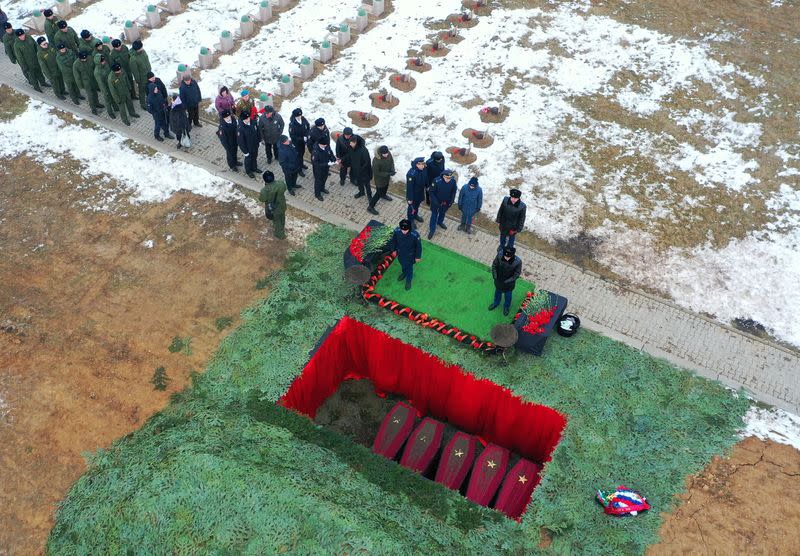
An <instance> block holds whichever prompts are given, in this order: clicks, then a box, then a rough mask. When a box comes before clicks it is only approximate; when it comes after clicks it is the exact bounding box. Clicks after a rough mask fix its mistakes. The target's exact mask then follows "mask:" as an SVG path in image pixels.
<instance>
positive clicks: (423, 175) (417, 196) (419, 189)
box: [406, 158, 428, 203]
mask: <svg viewBox="0 0 800 556" xmlns="http://www.w3.org/2000/svg"><path fill="white" fill-rule="evenodd" d="M422 160H423V159H422V158H415V159H414V160H413V161H411V169H410V170H409V171H408V172H406V201H415V202H417V203H421V202H422V201H424V200H425V188H426V187H427V186H428V171H427V169H426V168H423V169H422V170H420V169H419V168H417V161H422Z"/></svg>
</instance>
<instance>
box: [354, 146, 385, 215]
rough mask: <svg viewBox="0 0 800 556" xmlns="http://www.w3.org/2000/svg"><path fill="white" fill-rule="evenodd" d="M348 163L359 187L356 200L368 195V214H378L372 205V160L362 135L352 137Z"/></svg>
mask: <svg viewBox="0 0 800 556" xmlns="http://www.w3.org/2000/svg"><path fill="white" fill-rule="evenodd" d="M346 163H347V165H348V166H350V175H351V176H352V178H353V181H355V182H356V186H358V193H356V194H355V195H354V198H356V199H358V198H360V197H363V196H364V195H366V196H367V201H369V205H368V208H367V212H369V213H370V214H378V211H377V210H375V208H374V207H373V203H372V158H371V157H370V156H369V151H368V150H367V146H366V145H365V144H364V138H363V137H361V136H360V135H353V136H352V137H350V152H349V153H347V158H346Z"/></svg>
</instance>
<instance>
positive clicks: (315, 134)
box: [306, 126, 331, 151]
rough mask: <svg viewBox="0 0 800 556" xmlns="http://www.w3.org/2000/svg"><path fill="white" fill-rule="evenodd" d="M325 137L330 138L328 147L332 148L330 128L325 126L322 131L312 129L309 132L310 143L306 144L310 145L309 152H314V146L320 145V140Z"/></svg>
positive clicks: (315, 128) (315, 127)
mask: <svg viewBox="0 0 800 556" xmlns="http://www.w3.org/2000/svg"><path fill="white" fill-rule="evenodd" d="M323 137H327V138H328V146H330V140H331V132H330V130H329V129H328V126H323V128H322V129H320V128H318V127H317V126H314V127H312V128H311V129H310V130H309V132H308V141H307V142H306V145H308V150H310V151H311V150H314V145H316V144H317V143H319V140H320V139H322V138H323Z"/></svg>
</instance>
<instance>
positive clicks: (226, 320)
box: [214, 317, 233, 332]
mask: <svg viewBox="0 0 800 556" xmlns="http://www.w3.org/2000/svg"><path fill="white" fill-rule="evenodd" d="M232 324H233V317H219V318H218V319H217V320H215V321H214V326H216V327H217V330H219V331H220V332H222V331H223V330H225V329H226V328H228V327H229V326H230V325H232Z"/></svg>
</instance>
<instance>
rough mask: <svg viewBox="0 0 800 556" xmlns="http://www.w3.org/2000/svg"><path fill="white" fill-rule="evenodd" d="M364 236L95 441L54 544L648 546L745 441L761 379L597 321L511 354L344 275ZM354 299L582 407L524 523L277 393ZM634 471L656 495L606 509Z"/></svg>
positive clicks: (302, 261) (123, 550)
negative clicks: (176, 387) (127, 429)
mask: <svg viewBox="0 0 800 556" xmlns="http://www.w3.org/2000/svg"><path fill="white" fill-rule="evenodd" d="M351 237H352V234H349V233H348V232H346V231H344V230H341V229H336V228H332V227H329V226H324V227H322V228H321V230H320V231H319V232H317V233H316V234H314V235H313V236H312V237H310V238H309V240H308V247H307V248H306V249H305V250H304V251H302V252H298V253H295V254H293V255H291V256H290V258H289V260H288V262H287V267H286V268H285V270H283V271H281V272H280V273H278V274H276V275H274V276H272V277H271V278H270V280H269V281H268V287H269V288H270V295H269V297H268V298H266V299H265V300H263V301H261V302H259V303H257V304H256V305H255V306H253V307H251V308H249V309H247V310H246V311H244V313H243V315H242V324H241V325H240V326H239V328H237V329H236V330H235V331H233V332H232V333H231V334H230V335H229V336H228V337H227V338H225V340H223V342H222V344H221V346H220V348H219V350H218V352H217V353H216V355H215V357H214V358H213V360H212V361H211V362H210V363H209V365H208V368H207V369H206V371H205V372H204V373H202V374H195V375H193V377H192V386H191V387H190V388H188V389H187V390H185V391H183V392H181V393H179V394H176V395H174V396H173V399H172V403H171V404H170V405H169V406H168V407H167V408H166V409H164V410H163V411H162V412H160V413H159V414H157V415H155V416H154V417H152V418H151V419H149V420H148V421H147V423H145V424H144V425H143V426H142V427H141V428H140V429H139V430H137V431H135V432H133V433H131V434H129V435H127V436H125V437H123V438H121V439H119V440H117V441H116V442H114V443H113V444H112V445H111V446H110V447H109V448H108V449H100V450H98V451H97V452H96V453H95V454H93V455H91V456H90V457H89V459H88V461H89V468H88V470H87V472H86V473H85V474H84V475H83V476H82V477H81V478H80V479H79V480H78V481H77V482H76V483H75V485H74V486H73V487H72V488H71V490H70V491H69V493H68V494H67V496H66V498H65V499H64V501H63V502H62V503H61V505H60V508H59V509H58V512H57V515H56V520H55V525H54V527H53V530H52V531H51V533H50V537H49V539H48V545H47V549H48V552H49V553H51V554H114V555H117V554H275V553H282V552H290V553H294V554H314V555H317V554H381V555H383V554H402V555H407V554H425V555H430V554H447V555H450V554H536V553H539V552H542V551H547V552H555V553H562V554H631V553H633V554H637V553H642V552H643V551H644V550H645V547H646V546H647V545H648V544H649V543H652V542H654V541H655V540H656V532H657V530H658V527H659V525H660V524H661V517H660V514H661V512H665V511H669V510H670V508H671V507H672V505H673V504H674V495H675V494H676V493H678V492H681V491H683V490H684V481H685V477H686V475H688V474H690V473H696V472H697V471H699V470H700V469H701V468H702V467H703V466H704V465H706V464H707V463H708V462H709V461H710V459H711V458H712V456H714V455H715V454H720V453H724V452H725V451H726V450H727V449H729V448H730V446H731V445H732V444H733V443H734V442H735V441H736V439H737V436H736V430H737V428H738V427H740V426H741V422H742V420H741V419H742V415H743V414H744V412H745V411H746V408H747V405H748V402H747V399H746V398H745V396H739V395H736V394H735V393H732V392H729V391H727V390H726V389H725V388H723V387H722V386H721V385H720V384H718V383H715V382H711V381H708V380H705V379H702V378H699V377H696V376H694V375H692V374H691V373H689V372H687V371H684V370H682V369H679V368H676V367H674V366H672V365H670V364H668V363H666V362H665V361H662V360H658V359H654V358H652V357H650V356H648V355H647V354H645V353H642V352H640V351H637V350H635V349H632V348H630V347H627V346H625V345H623V344H620V343H618V342H615V341H613V340H610V339H608V338H605V337H602V336H599V335H597V334H594V333H592V332H589V331H586V330H581V331H580V332H579V333H578V334H577V335H575V336H574V337H572V338H562V337H560V336H554V337H553V338H551V340H550V341H549V342H548V344H547V346H546V347H545V350H544V354H543V357H531V356H528V355H525V354H519V353H516V354H511V355H510V356H509V364H508V365H501V364H500V359H498V358H497V357H491V356H485V355H482V354H480V353H479V352H477V351H475V350H473V349H471V348H469V347H465V346H462V345H460V344H457V343H455V342H453V340H452V339H451V338H447V337H444V336H441V335H437V334H431V333H430V331H428V330H426V329H424V328H422V327H420V326H418V325H416V324H414V323H411V322H409V321H408V320H404V319H399V318H397V317H396V316H395V315H393V314H391V313H389V312H388V311H385V310H383V309H380V308H378V307H376V306H374V305H364V304H363V303H361V302H360V301H358V300H357V299H356V298H355V292H354V291H353V288H351V287H348V286H347V285H346V284H345V282H344V279H343V271H342V249H343V248H344V246H346V245H347V243H348V242H349V240H350V238H351ZM344 314H349V315H350V316H352V317H354V318H356V319H359V320H361V321H363V322H365V323H367V324H369V325H371V326H374V327H376V328H378V329H381V330H383V331H385V332H387V333H388V334H391V335H393V336H396V337H399V338H401V339H402V340H403V341H405V342H408V343H410V344H412V345H415V346H417V347H420V348H421V349H424V350H426V351H428V352H430V353H432V354H433V355H435V356H437V357H440V358H442V359H443V360H445V361H447V362H449V363H453V364H457V365H460V366H462V367H463V368H464V369H466V370H467V371H469V372H471V373H474V374H475V375H476V376H478V377H481V378H487V379H489V380H492V381H494V382H496V383H498V384H501V385H504V386H507V387H509V388H511V389H512V390H513V391H514V392H515V393H516V394H518V395H520V396H523V397H524V398H525V399H528V400H531V401H534V402H537V403H541V404H545V405H548V406H550V407H552V408H554V409H556V410H558V411H560V412H562V413H563V414H564V415H565V416H566V417H567V419H568V423H567V428H566V429H565V432H564V437H563V438H562V440H561V442H560V443H559V445H558V446H557V447H556V450H555V452H554V454H553V459H552V461H551V462H549V463H548V464H547V466H546V467H545V470H544V474H543V479H542V483H541V484H540V485H539V487H538V488H537V489H536V491H535V492H534V496H533V500H532V502H531V504H530V506H529V507H528V511H527V513H526V514H525V515H524V517H523V519H522V522H521V523H519V524H518V523H517V522H515V521H512V520H509V519H506V518H505V517H503V516H501V515H500V514H498V513H497V512H494V511H492V510H489V509H486V508H481V507H478V506H475V505H472V504H471V503H470V502H469V501H467V500H466V499H465V498H463V497H462V496H460V495H459V494H457V493H455V492H452V491H449V490H446V489H444V488H443V487H440V486H439V485H437V484H435V483H433V482H431V481H427V480H425V479H423V478H421V477H419V476H417V475H415V474H413V473H411V472H409V471H407V470H405V469H404V468H402V467H400V466H399V465H396V464H394V463H392V462H389V461H386V460H383V459H382V458H380V457H378V456H374V455H372V454H371V453H370V452H369V451H368V450H367V449H365V448H363V447H361V446H358V445H356V444H354V443H352V442H350V441H349V440H347V439H346V438H343V437H341V436H339V435H337V434H336V433H334V432H332V431H330V430H328V429H325V428H322V427H318V426H316V425H315V424H314V423H313V422H311V421H310V420H308V419H306V418H304V417H302V416H299V415H296V414H294V413H292V412H290V411H288V410H285V409H283V408H280V407H277V406H275V405H274V403H273V402H274V401H275V400H277V399H278V398H279V397H280V396H281V395H282V394H283V392H284V391H285V390H286V388H287V387H288V386H289V385H290V383H291V381H292V380H293V379H294V378H295V377H296V376H297V375H298V374H299V373H300V372H301V370H302V367H303V365H304V364H305V363H306V361H307V359H308V354H309V351H310V350H311V349H313V347H314V345H315V343H316V342H317V340H318V338H319V337H320V336H321V335H322V334H323V333H324V332H325V330H326V329H327V327H329V326H331V325H333V324H334V323H335V322H336V321H337V320H338V319H339V318H340V317H342V316H343V315H344ZM148 376H149V372H148V373H146V374H143V380H147V378H148ZM620 484H624V485H626V486H628V487H630V488H635V489H639V490H641V492H642V493H643V494H645V495H646V496H647V497H648V500H649V502H650V503H651V505H652V507H653V510H652V511H650V512H645V513H643V514H640V515H639V516H637V517H635V518H623V519H620V518H614V517H609V516H606V515H605V514H603V512H602V509H601V508H600V506H599V505H598V504H597V503H596V502H595V500H594V491H595V489H597V488H612V487H615V486H617V485H620ZM543 529H546V530H547V531H548V532H549V534H550V536H551V537H552V545H551V546H550V547H549V548H547V549H546V550H545V549H542V548H541V547H540V546H539V543H540V539H541V534H542V530H543Z"/></svg>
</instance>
